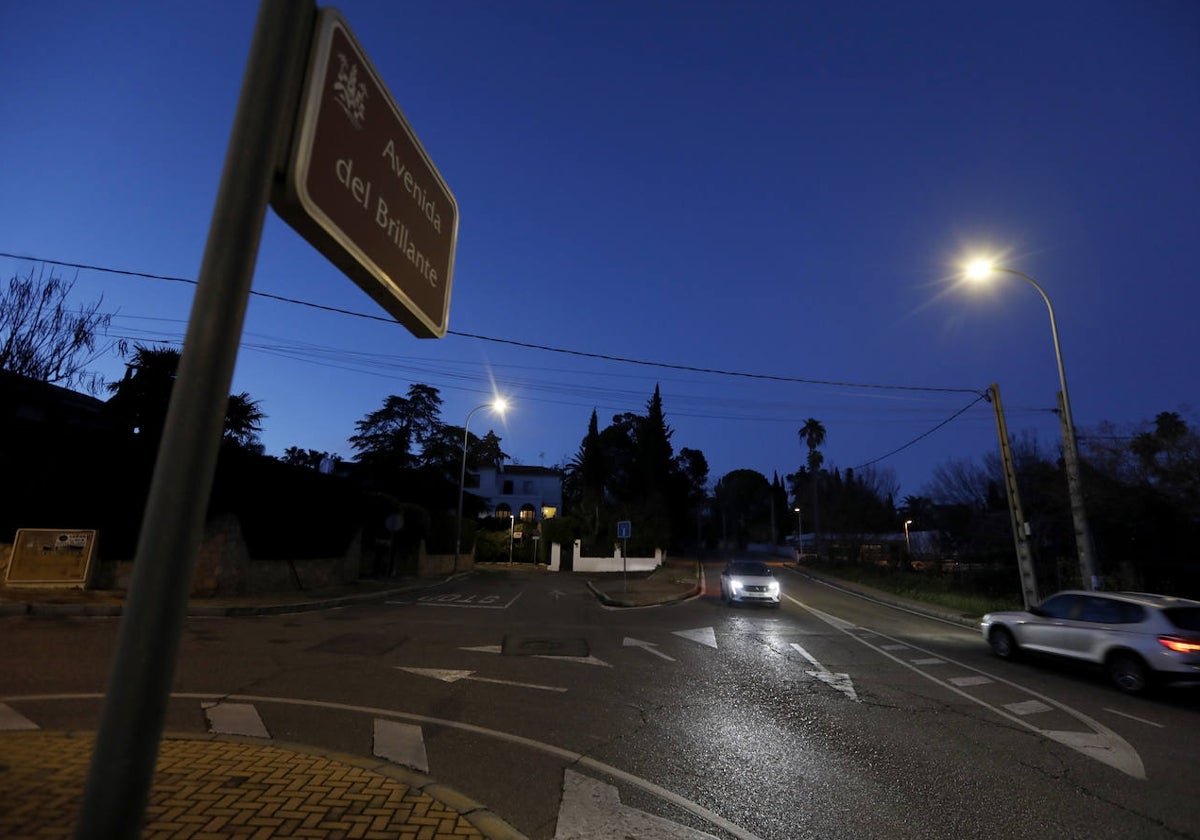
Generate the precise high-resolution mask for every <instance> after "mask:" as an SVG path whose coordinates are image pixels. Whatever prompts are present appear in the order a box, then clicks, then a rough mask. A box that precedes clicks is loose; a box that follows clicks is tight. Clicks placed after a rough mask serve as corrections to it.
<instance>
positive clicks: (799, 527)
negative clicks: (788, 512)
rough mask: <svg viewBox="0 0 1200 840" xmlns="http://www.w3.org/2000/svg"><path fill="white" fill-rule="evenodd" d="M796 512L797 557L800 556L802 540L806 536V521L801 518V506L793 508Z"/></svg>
mask: <svg viewBox="0 0 1200 840" xmlns="http://www.w3.org/2000/svg"><path fill="white" fill-rule="evenodd" d="M792 510H794V511H795V512H796V557H797V559H799V557H800V540H801V539H803V536H804V521H803V520H802V519H801V518H800V508H798V507H794V508H792Z"/></svg>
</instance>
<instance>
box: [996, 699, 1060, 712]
mask: <svg viewBox="0 0 1200 840" xmlns="http://www.w3.org/2000/svg"><path fill="white" fill-rule="evenodd" d="M1004 708H1006V709H1008V710H1009V711H1010V712H1012V713H1013V714H1014V715H1037V714H1041V713H1042V712H1048V711H1050V707H1049V706H1047V705H1046V704H1045V703H1043V702H1042V701H1041V700H1023V701H1021V702H1020V703H1005V704H1004Z"/></svg>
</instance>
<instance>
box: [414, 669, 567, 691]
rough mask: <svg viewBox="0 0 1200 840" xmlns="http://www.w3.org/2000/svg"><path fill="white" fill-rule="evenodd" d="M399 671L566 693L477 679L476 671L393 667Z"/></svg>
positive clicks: (534, 685)
mask: <svg viewBox="0 0 1200 840" xmlns="http://www.w3.org/2000/svg"><path fill="white" fill-rule="evenodd" d="M393 667H394V668H395V669H396V670H397V671H408V673H410V674H416V675H418V676H421V677H432V678H433V679H435V680H441V681H442V682H448V683H452V682H458V681H459V680H471V681H473V682H485V683H494V684H495V685H515V686H517V687H518V688H536V689H538V690H539V691H566V690H567V689H565V688H560V687H559V686H556V685H538V684H537V683H523V682H513V681H512V680H493V679H490V678H488V677H477V676H475V672H474V671H456V670H454V669H450V668H405V667H403V666H401V665H394V666H393Z"/></svg>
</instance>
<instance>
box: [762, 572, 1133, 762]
mask: <svg viewBox="0 0 1200 840" xmlns="http://www.w3.org/2000/svg"><path fill="white" fill-rule="evenodd" d="M851 594H853V593H851ZM784 597H785V598H787V599H788V600H789V601H791V602H792V603H794V604H795V605H796V606H798V607H800V608H801V609H804V610H807V611H808V612H810V613H812V614H813V615H815V616H816V617H817V618H819V619H821V620H822V621H824V622H825V623H826V624H829V625H831V626H833V627H838V628H841V627H843V626H844V625H845V624H846V622H845V621H843V620H842V619H839V618H837V617H836V616H832V615H829V614H828V613H825V612H822V611H821V610H818V609H817V608H816V607H810V606H809V605H808V604H805V603H804V602H803V601H799V600H797V599H796V598H793V597H792V596H791V595H785V596H784ZM866 600H873V599H871V598H867V599H866ZM876 603H880V604H883V602H882V601H878V602H876ZM883 605H884V606H887V604H883ZM902 611H903V612H911V611H910V610H902ZM846 635H847V636H849V637H850V638H852V639H854V640H855V641H856V642H859V643H860V644H863V645H866V646H867V647H869V648H870V649H872V650H874V651H878V652H879V654H880V655H881V656H886V657H887V658H888V659H891V660H892V661H893V662H896V663H897V664H899V665H902V666H903V667H905V668H908V669H909V670H911V671H913V672H914V673H917V674H920V675H921V676H922V677H924V678H925V679H927V680H929V681H930V682H933V683H937V684H938V685H940V686H942V687H944V688H945V689H946V690H947V691H952V692H954V693H955V694H957V695H959V696H960V697H963V698H965V699H967V700H970V701H971V702H972V703H977V704H979V705H980V706H983V707H984V708H985V709H990V710H991V711H992V712H993V713H995V714H997V715H999V716H1000V717H1002V718H1004V719H1006V720H1009V721H1012V722H1014V723H1017V724H1020V725H1021V726H1024V727H1025V728H1026V729H1029V730H1031V731H1032V732H1034V733H1035V734H1037V735H1040V736H1042V737H1043V738H1048V739H1050V740H1052V741H1055V742H1057V743H1060V744H1063V745H1064V746H1068V747H1070V748H1071V749H1073V750H1076V751H1078V752H1080V753H1082V754H1083V755H1085V756H1087V757H1088V758H1094V759H1095V760H1097V761H1099V762H1101V763H1102V764H1107V765H1108V766H1109V767H1112V768H1114V769H1116V770H1119V771H1121V772H1122V773H1124V774H1126V775H1128V776H1132V777H1133V778H1135V779H1145V778H1146V766H1145V765H1144V764H1143V763H1142V757H1141V756H1140V755H1138V752H1137V750H1135V749H1134V748H1133V746H1132V745H1131V744H1130V743H1129V742H1128V741H1126V740H1125V739H1124V738H1122V737H1121V736H1120V735H1118V734H1117V733H1116V732H1113V731H1112V730H1111V729H1109V728H1108V727H1107V726H1105V725H1104V724H1102V723H1100V722H1099V721H1097V720H1093V719H1092V718H1090V717H1088V716H1087V715H1085V714H1084V713H1083V712H1081V711H1079V710H1077V709H1073V708H1071V707H1070V706H1068V705H1066V704H1065V703H1060V702H1058V701H1057V700H1053V699H1051V698H1049V697H1047V696H1045V695H1044V694H1039V693H1038V692H1036V691H1034V690H1033V689H1030V688H1026V687H1025V686H1023V685H1018V684H1017V683H1015V682H1012V681H1011V680H1006V679H1003V678H1001V677H997V676H995V675H994V674H986V676H988V677H990V678H991V679H992V681H993V682H996V683H1001V684H1003V685H1007V686H1009V687H1010V688H1013V689H1016V690H1017V691H1020V692H1023V693H1025V694H1028V695H1031V696H1033V697H1036V698H1037V699H1039V700H1041V701H1042V702H1044V703H1047V704H1049V705H1050V706H1053V707H1054V708H1056V709H1058V710H1059V711H1061V712H1064V713H1066V714H1068V715H1070V716H1071V717H1073V718H1075V720H1077V721H1079V722H1080V723H1081V724H1083V725H1084V726H1086V727H1088V728H1089V729H1091V730H1092V731H1091V732H1063V731H1055V730H1049V729H1041V728H1039V727H1037V726H1035V725H1034V724H1032V723H1031V722H1029V721H1028V720H1026V719H1024V718H1022V717H1020V716H1019V715H1014V714H1012V713H1011V712H1009V711H1008V710H1007V709H1004V708H1002V707H999V706H994V705H992V704H991V703H988V702H987V701H985V700H983V699H981V698H979V697H975V696H974V695H972V694H970V693H969V692H966V691H963V690H962V689H961V688H959V687H958V686H956V685H953V684H951V683H950V682H948V681H946V680H942V679H939V678H938V677H935V676H933V674H931V673H930V672H929V671H926V670H922V669H920V668H917V667H916V666H914V665H912V664H911V663H909V662H905V661H904V660H903V659H901V658H899V657H898V656H894V655H893V654H891V653H889V652H888V651H886V650H884V649H883V648H882V647H881V646H880V645H876V644H873V643H871V642H869V641H867V640H865V639H862V638H860V637H858V636H855V635H854V634H853V633H848V632H847V633H846ZM878 635H879V636H880V638H883V639H887V640H888V641H889V642H893V643H899V640H898V639H893V638H890V637H888V636H885V635H883V634H882V633H879V634H878ZM908 647H912V648H913V649H914V650H917V651H920V652H921V653H927V654H929V655H931V656H932V655H933V651H927V650H922V649H921V648H918V647H916V646H915V645H909V646H908ZM953 664H955V665H957V666H958V667H960V668H962V669H963V670H964V671H974V672H975V673H977V674H980V675H984V674H985V672H983V671H980V670H979V669H978V668H972V667H971V666H970V665H965V664H963V663H961V662H954V663H953Z"/></svg>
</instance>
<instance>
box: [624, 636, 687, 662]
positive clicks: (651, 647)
mask: <svg viewBox="0 0 1200 840" xmlns="http://www.w3.org/2000/svg"><path fill="white" fill-rule="evenodd" d="M622 644H623V645H624V646H625V647H640V648H641V649H642V650H645V651H648V652H649V653H653V654H654V655H655V656H661V657H662V658H663V659H665V660H667V661H668V662H674V661H675V659H674V657H670V656H667V655H666V654H665V653H663V652H662V651H661V650H657V648H658V645H656V644H654V642H643V641H642V640H641V639H631V638H629V637H628V636H626V637H625V641H624V642H622Z"/></svg>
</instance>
